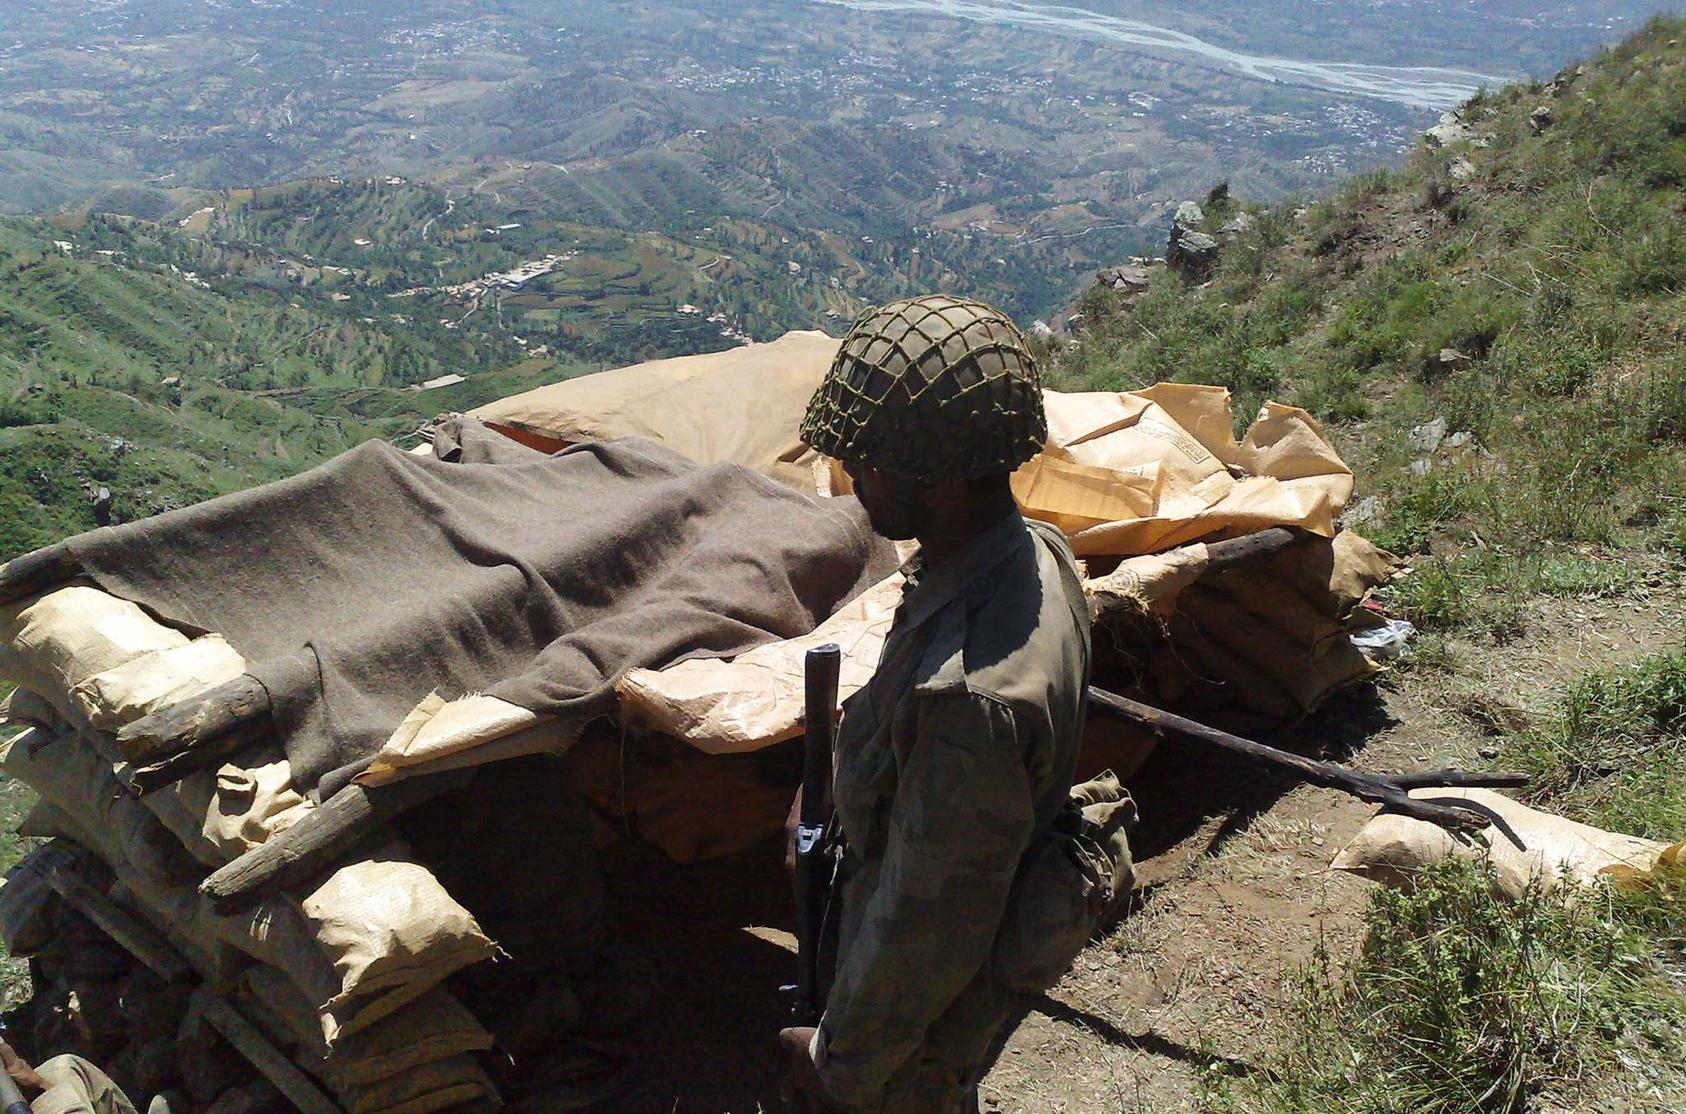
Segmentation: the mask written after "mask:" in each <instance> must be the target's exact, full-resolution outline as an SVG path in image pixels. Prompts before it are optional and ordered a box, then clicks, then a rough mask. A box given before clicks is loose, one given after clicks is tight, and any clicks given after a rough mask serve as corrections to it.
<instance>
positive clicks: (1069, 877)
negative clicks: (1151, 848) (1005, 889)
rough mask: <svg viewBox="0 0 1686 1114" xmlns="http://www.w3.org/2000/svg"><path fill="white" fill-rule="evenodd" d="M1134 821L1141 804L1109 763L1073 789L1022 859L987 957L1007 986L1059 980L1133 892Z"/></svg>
mask: <svg viewBox="0 0 1686 1114" xmlns="http://www.w3.org/2000/svg"><path fill="white" fill-rule="evenodd" d="M1135 823H1136V803H1135V801H1133V800H1131V798H1130V794H1129V793H1128V792H1126V791H1125V789H1124V787H1123V786H1122V785H1121V784H1119V781H1118V778H1117V776H1116V775H1114V774H1113V773H1112V772H1111V771H1110V770H1109V771H1107V772H1106V773H1104V774H1102V775H1101V776H1099V777H1097V778H1095V779H1093V780H1092V781H1086V782H1084V783H1083V784H1082V785H1078V786H1074V787H1073V788H1072V790H1071V799H1070V800H1069V801H1067V802H1066V805H1065V807H1064V808H1063V809H1062V810H1061V811H1060V815H1059V817H1058V818H1057V819H1056V820H1055V821H1054V824H1053V826H1052V827H1051V828H1050V829H1049V831H1048V832H1047V834H1046V835H1044V836H1043V837H1042V838H1041V840H1040V841H1038V842H1037V843H1036V844H1034V845H1033V846H1032V847H1031V848H1030V850H1029V851H1027V852H1026V853H1025V856H1024V859H1023V860H1022V861H1021V862H1020V864H1019V872H1018V876H1017V877H1016V878H1015V879H1014V880H1013V889H1012V892H1011V893H1010V895H1009V896H1008V898H1007V910H1006V913H1005V914H1004V915H1003V916H1002V918H1001V927H1000V928H999V929H998V930H997V931H996V935H995V949H994V952H993V954H992V956H991V959H990V963H991V965H992V967H993V969H994V972H995V976H996V977H997V978H998V979H1000V980H1001V982H1002V984H1003V985H1005V986H1006V987H1007V988H1008V989H1010V990H1014V991H1018V992H1020V993H1025V994H1034V993H1040V992H1041V991H1044V990H1047V989H1048V988H1049V987H1051V986H1053V985H1054V984H1055V983H1057V982H1059V980H1060V978H1061V976H1063V975H1064V974H1065V973H1066V971H1067V970H1069V969H1070V967H1071V964H1072V962H1073V961H1074V960H1076V958H1077V954H1078V953H1079V952H1081V951H1082V950H1083V946H1084V944H1086V943H1088V941H1089V937H1090V936H1091V935H1092V934H1093V933H1094V931H1095V929H1096V928H1097V927H1098V926H1099V925H1100V924H1101V922H1102V921H1103V920H1105V919H1106V917H1107V915H1108V914H1109V913H1110V912H1111V911H1112V910H1113V909H1114V908H1115V907H1116V906H1117V903H1118V901H1119V899H1120V898H1122V897H1123V896H1124V895H1125V894H1126V893H1128V892H1129V890H1130V887H1131V884H1132V883H1133V882H1134V880H1135V868H1134V865H1133V864H1132V862H1131V860H1130V843H1129V838H1128V835H1129V829H1130V828H1131V827H1132V826H1133V825H1134V824H1135Z"/></svg>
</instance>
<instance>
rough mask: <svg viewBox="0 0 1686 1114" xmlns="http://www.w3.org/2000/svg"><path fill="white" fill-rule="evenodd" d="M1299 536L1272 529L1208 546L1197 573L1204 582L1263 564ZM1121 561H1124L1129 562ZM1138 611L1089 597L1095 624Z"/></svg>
mask: <svg viewBox="0 0 1686 1114" xmlns="http://www.w3.org/2000/svg"><path fill="white" fill-rule="evenodd" d="M1303 536H1304V535H1303V534H1299V533H1296V532H1295V531H1293V530H1290V529H1288V528H1287V527H1285V526H1273V527H1271V528H1270V529H1268V530H1260V531H1258V532H1257V533H1253V534H1248V535H1246V536H1245V537H1240V538H1228V539H1226V540H1224V541H1221V542H1208V543H1207V544H1206V567H1205V568H1204V569H1202V570H1201V572H1200V577H1201V579H1204V578H1205V577H1208V576H1211V575H1212V574H1213V573H1219V572H1223V571H1224V570H1225V569H1233V568H1240V567H1242V566H1245V565H1250V564H1252V563H1254V562H1255V561H1263V560H1265V559H1266V558H1268V557H1271V556H1274V555H1275V554H1277V553H1280V552H1282V551H1283V550H1284V549H1287V548H1288V547H1289V546H1290V545H1293V544H1294V542H1295V541H1297V540H1299V539H1300V538H1301V537H1303ZM1125 560H1126V561H1128V560H1129V558H1126V559H1125ZM1105 580H1106V577H1104V576H1103V577H1101V578H1100V582H1102V583H1104V582H1105ZM1140 607H1141V605H1140V604H1139V603H1137V602H1136V601H1135V600H1134V599H1133V598H1132V597H1130V596H1128V595H1123V594H1112V593H1108V592H1099V593H1096V594H1094V595H1091V596H1090V597H1089V616H1090V618H1091V619H1093V620H1094V621H1095V622H1097V623H1100V622H1104V621H1106V620H1107V619H1109V618H1111V617H1113V616H1114V615H1116V614H1119V613H1120V612H1125V613H1135V614H1140Z"/></svg>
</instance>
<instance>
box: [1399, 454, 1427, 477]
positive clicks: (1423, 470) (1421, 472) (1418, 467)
mask: <svg viewBox="0 0 1686 1114" xmlns="http://www.w3.org/2000/svg"><path fill="white" fill-rule="evenodd" d="M1406 470H1407V471H1409V472H1410V473H1411V475H1413V476H1416V477H1418V478H1419V479H1420V478H1422V477H1423V476H1426V475H1428V474H1429V473H1430V472H1432V471H1434V462H1433V461H1432V460H1429V459H1428V458H1426V457H1425V458H1423V459H1422V460H1413V461H1412V462H1411V463H1410V464H1409V465H1408V466H1407V468H1406Z"/></svg>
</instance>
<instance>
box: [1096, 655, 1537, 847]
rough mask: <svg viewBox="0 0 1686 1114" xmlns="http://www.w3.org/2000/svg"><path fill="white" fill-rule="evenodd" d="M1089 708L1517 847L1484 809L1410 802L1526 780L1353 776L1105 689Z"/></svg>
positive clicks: (1469, 775)
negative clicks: (1420, 793)
mask: <svg viewBox="0 0 1686 1114" xmlns="http://www.w3.org/2000/svg"><path fill="white" fill-rule="evenodd" d="M1089 704H1090V707H1093V708H1099V709H1101V710H1102V711H1104V712H1107V713H1108V714H1111V715H1115V716H1118V717H1119V718H1121V719H1126V720H1129V721H1130V722H1131V723H1138V724H1141V725H1142V726H1144V727H1148V728H1151V729H1152V730H1153V731H1154V733H1155V734H1158V735H1160V736H1165V735H1177V736H1181V737H1182V738H1185V739H1195V740H1198V741H1200V742H1204V743H1211V744H1212V745H1214V746H1218V747H1222V748H1223V749H1225V750H1228V751H1233V752H1234V753H1236V754H1242V755H1246V756H1247V757H1248V758H1252V759H1255V760H1257V761H1260V762H1265V763H1268V764H1270V765H1273V766H1277V767H1280V768H1282V769H1286V770H1288V771H1290V772H1291V773H1293V774H1295V775H1296V776H1297V777H1299V778H1300V779H1301V780H1302V781H1306V782H1309V783H1310V784H1312V785H1316V786H1320V787H1322V788H1324V789H1338V790H1340V791H1341V792H1343V793H1350V794H1352V795H1353V796H1355V797H1358V798H1359V799H1360V800H1365V801H1372V802H1374V803H1376V804H1380V805H1382V806H1384V807H1385V808H1386V809H1387V810H1389V811H1391V812H1398V813H1402V814H1403V815H1406V816H1410V817H1413V818H1415V819H1417V820H1427V821H1429V822H1430V823H1433V824H1439V825H1440V826H1441V827H1444V828H1455V829H1464V830H1468V829H1472V828H1473V829H1480V828H1485V827H1487V826H1488V825H1489V824H1496V825H1497V826H1498V827H1499V829H1500V831H1502V832H1504V833H1505V834H1506V836H1508V837H1509V838H1510V839H1512V840H1513V841H1514V840H1515V839H1516V836H1515V834H1514V833H1512V832H1510V831H1509V825H1507V824H1506V823H1505V821H1504V820H1503V818H1502V817H1500V816H1499V815H1498V814H1497V813H1495V812H1493V811H1492V810H1491V809H1489V808H1487V807H1486V806H1484V805H1481V804H1478V803H1476V802H1474V801H1465V800H1462V799H1460V798H1454V797H1442V798H1437V799H1434V798H1425V799H1419V798H1416V797H1413V796H1411V794H1410V791H1411V790H1412V789H1423V788H1461V787H1477V786H1479V787H1486V788H1515V787H1517V786H1521V785H1526V784H1527V783H1528V778H1527V775H1525V774H1512V773H1486V772H1483V771H1480V770H1434V771H1429V772H1425V773H1420V774H1401V775H1398V776H1392V777H1390V776H1387V775H1384V774H1369V773H1364V772H1363V771H1361V770H1351V769H1348V768H1347V767H1345V766H1338V765H1336V764H1335V763H1333V762H1320V761H1318V760H1317V759H1315V758H1307V757H1306V756H1305V755H1303V754H1295V753H1293V752H1292V751H1286V750H1279V749H1277V748H1276V747H1273V746H1266V745H1265V744H1264V743H1260V742H1255V741H1253V740H1252V739H1245V738H1242V737H1241V736H1240V735H1231V734H1230V733H1229V732H1227V731H1219V730H1218V729H1217V728H1215V727H1208V726H1206V725H1205V724H1203V723H1198V722H1196V721H1195V720H1191V719H1184V718H1183V717H1182V716H1179V715H1173V714H1172V713H1170V712H1166V711H1161V710H1160V709H1158V708H1155V707H1153V706H1152V705H1151V704H1143V703H1141V702H1140V701H1136V700H1131V699H1129V698H1127V697H1123V696H1119V695H1118V694H1117V693H1112V692H1107V691H1106V690H1105V689H1099V688H1095V687H1094V686H1093V685H1091V686H1090V687H1089Z"/></svg>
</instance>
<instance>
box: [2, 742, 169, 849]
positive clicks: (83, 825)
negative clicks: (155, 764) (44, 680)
mask: <svg viewBox="0 0 1686 1114" xmlns="http://www.w3.org/2000/svg"><path fill="white" fill-rule="evenodd" d="M0 747H3V748H4V749H3V751H0V770H4V771H5V772H6V773H7V774H9V775H11V776H12V777H15V778H17V779H18V780H19V781H21V782H23V783H24V784H25V785H28V786H29V787H30V788H31V789H33V790H35V791H36V792H37V793H39V794H40V795H41V797H42V799H43V800H46V801H48V802H49V803H51V804H52V805H53V806H55V807H56V808H57V809H59V810H60V811H61V812H63V813H64V814H66V815H67V816H69V817H71V818H72V819H73V821H74V823H75V826H76V828H77V829H78V831H77V832H76V833H74V834H76V835H79V836H81V837H83V838H84V839H85V840H87V841H89V846H90V849H91V850H93V851H96V852H98V853H99V854H100V856H101V857H102V858H104V859H105V860H106V861H107V862H112V861H114V860H119V859H120V860H123V861H126V862H127V863H129V864H130V865H131V866H132V867H133V868H134V869H135V870H136V871H138V872H139V873H140V874H141V875H142V876H143V877H144V878H146V879H148V880H152V881H158V882H169V881H173V880H180V879H195V878H197V876H198V873H199V872H198V871H197V869H196V866H195V864H194V862H193V861H192V859H191V858H189V857H188V855H187V853H186V852H185V851H184V850H183V849H182V846H181V844H180V843H179V842H178V841H177V840H176V838H175V837H174V836H173V835H172V834H171V833H170V832H169V831H168V830H167V829H166V828H165V827H164V826H163V825H162V824H160V823H159V822H158V819H157V818H156V817H155V816H153V815H152V813H150V812H148V811H147V809H146V807H145V806H144V805H142V804H141V803H140V802H139V801H138V800H136V799H135V798H134V797H133V796H131V795H130V794H129V793H128V792H127V791H126V790H125V789H124V788H123V786H122V784H121V783H120V782H119V781H118V780H117V777H116V775H115V774H114V773H113V772H112V768H111V764H110V763H109V762H107V761H106V760H105V759H103V758H101V757H100V756H99V754H98V753H96V752H95V751H94V748H93V747H92V746H91V745H89V744H88V742H87V741H86V740H84V739H83V738H82V737H81V736H79V735H72V734H64V735H60V736H58V737H57V738H55V739H50V740H44V739H43V737H42V732H41V731H40V729H39V728H32V729H31V730H29V731H26V732H25V733H24V734H22V735H20V736H18V737H17V738H15V739H13V740H12V741H11V742H10V743H9V744H0Z"/></svg>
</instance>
